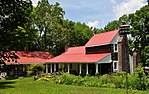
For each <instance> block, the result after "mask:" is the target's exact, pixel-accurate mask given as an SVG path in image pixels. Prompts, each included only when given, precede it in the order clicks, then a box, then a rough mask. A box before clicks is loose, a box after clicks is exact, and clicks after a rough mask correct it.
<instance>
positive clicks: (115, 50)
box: [113, 43, 118, 52]
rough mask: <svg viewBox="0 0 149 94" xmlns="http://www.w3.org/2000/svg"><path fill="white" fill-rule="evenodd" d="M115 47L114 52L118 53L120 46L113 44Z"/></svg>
mask: <svg viewBox="0 0 149 94" xmlns="http://www.w3.org/2000/svg"><path fill="white" fill-rule="evenodd" d="M113 45H114V52H118V44H117V43H115V44H113ZM115 48H117V49H115Z"/></svg>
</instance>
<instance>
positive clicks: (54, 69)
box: [54, 64, 56, 72]
mask: <svg viewBox="0 0 149 94" xmlns="http://www.w3.org/2000/svg"><path fill="white" fill-rule="evenodd" d="M54 72H56V64H54Z"/></svg>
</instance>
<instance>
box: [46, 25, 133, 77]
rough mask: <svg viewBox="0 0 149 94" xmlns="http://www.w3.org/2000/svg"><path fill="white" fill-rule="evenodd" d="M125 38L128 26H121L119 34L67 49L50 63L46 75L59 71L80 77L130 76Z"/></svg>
mask: <svg viewBox="0 0 149 94" xmlns="http://www.w3.org/2000/svg"><path fill="white" fill-rule="evenodd" d="M127 34H129V26H128V25H125V24H124V23H122V24H121V26H120V29H119V30H113V31H109V32H104V33H100V34H95V35H94V36H93V37H92V38H91V39H90V40H89V41H88V42H87V43H86V44H85V45H84V46H78V47H70V48H68V49H67V50H66V51H65V52H64V53H62V54H61V55H59V56H57V57H55V58H53V59H50V60H49V61H48V62H47V63H46V64H47V67H46V70H47V71H46V72H47V73H48V72H51V73H52V72H54V71H62V70H63V71H67V72H68V73H73V74H82V75H88V74H89V75H95V74H96V73H99V74H101V75H102V74H105V73H111V72H117V71H126V72H130V64H129V53H128V40H127ZM48 70H50V71H48Z"/></svg>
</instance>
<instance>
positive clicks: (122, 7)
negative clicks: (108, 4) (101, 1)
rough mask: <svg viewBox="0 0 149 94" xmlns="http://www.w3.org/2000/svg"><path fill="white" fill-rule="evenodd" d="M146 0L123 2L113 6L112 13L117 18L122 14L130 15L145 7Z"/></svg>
mask: <svg viewBox="0 0 149 94" xmlns="http://www.w3.org/2000/svg"><path fill="white" fill-rule="evenodd" d="M145 1H146V0H124V1H123V2H121V3H120V4H117V5H115V6H113V12H114V13H115V16H116V17H117V18H118V17H120V16H122V15H124V14H130V13H133V12H135V11H136V10H138V9H140V8H141V7H142V6H144V5H145V3H144V2H145Z"/></svg>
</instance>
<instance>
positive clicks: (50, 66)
mask: <svg viewBox="0 0 149 94" xmlns="http://www.w3.org/2000/svg"><path fill="white" fill-rule="evenodd" d="M50 67H51V73H52V63H51V64H50Z"/></svg>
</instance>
